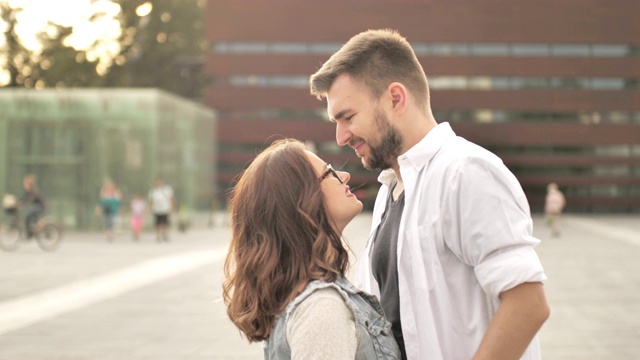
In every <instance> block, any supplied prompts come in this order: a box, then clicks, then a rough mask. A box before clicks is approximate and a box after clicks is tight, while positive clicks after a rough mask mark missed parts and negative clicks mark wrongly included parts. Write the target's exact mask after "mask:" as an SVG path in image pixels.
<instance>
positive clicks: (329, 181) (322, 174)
mask: <svg viewBox="0 0 640 360" xmlns="http://www.w3.org/2000/svg"><path fill="white" fill-rule="evenodd" d="M306 153H307V158H308V159H309V162H310V163H311V165H312V166H313V168H314V169H315V171H316V174H318V181H320V188H321V189H322V194H323V195H324V199H325V203H326V205H327V212H328V215H329V217H330V218H331V220H333V222H334V223H335V224H336V226H337V227H338V228H337V229H336V230H337V231H338V232H339V233H342V231H343V230H344V228H345V227H346V226H347V224H348V223H349V222H350V221H351V220H352V219H353V218H354V217H355V216H356V215H358V214H359V213H360V211H362V203H361V202H360V200H358V198H356V196H355V195H353V194H352V193H351V191H349V186H348V185H347V182H348V181H349V179H350V178H351V176H350V175H349V173H347V172H344V171H334V170H329V168H328V167H327V163H325V162H324V161H322V160H321V159H320V158H319V157H318V156H317V155H316V154H314V153H312V152H310V151H307V152H306ZM338 178H339V179H338Z"/></svg>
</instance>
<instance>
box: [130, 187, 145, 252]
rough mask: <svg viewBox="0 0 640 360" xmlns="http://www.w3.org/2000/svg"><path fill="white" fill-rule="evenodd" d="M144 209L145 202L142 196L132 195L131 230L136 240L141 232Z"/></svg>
mask: <svg viewBox="0 0 640 360" xmlns="http://www.w3.org/2000/svg"><path fill="white" fill-rule="evenodd" d="M146 209H147V204H146V202H145V201H144V199H143V198H142V196H141V195H140V194H136V195H134V197H133V199H132V200H131V232H132V233H133V239H134V240H136V241H137V240H139V239H140V233H142V227H143V226H144V217H145V215H146Z"/></svg>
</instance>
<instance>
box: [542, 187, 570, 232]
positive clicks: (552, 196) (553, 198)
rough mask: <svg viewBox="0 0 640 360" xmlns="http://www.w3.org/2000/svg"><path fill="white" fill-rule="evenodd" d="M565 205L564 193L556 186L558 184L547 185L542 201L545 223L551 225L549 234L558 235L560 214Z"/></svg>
mask: <svg viewBox="0 0 640 360" xmlns="http://www.w3.org/2000/svg"><path fill="white" fill-rule="evenodd" d="M565 205H566V200H565V198H564V194H563V193H562V191H560V189H559V188H558V184H556V183H550V184H549V185H547V196H546V197H545V201H544V213H545V214H546V218H547V225H549V226H550V227H551V234H552V235H553V236H554V237H558V236H560V215H562V210H563V209H564V206H565Z"/></svg>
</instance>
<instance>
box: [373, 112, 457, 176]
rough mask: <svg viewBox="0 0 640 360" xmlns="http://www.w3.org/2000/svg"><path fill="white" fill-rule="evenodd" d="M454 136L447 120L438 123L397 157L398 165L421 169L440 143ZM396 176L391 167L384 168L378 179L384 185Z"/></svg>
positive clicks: (442, 143)
mask: <svg viewBox="0 0 640 360" xmlns="http://www.w3.org/2000/svg"><path fill="white" fill-rule="evenodd" d="M454 136H456V134H455V133H454V132H453V129H451V125H449V123H448V122H443V123H440V124H438V125H437V126H436V127H434V128H433V129H431V130H430V131H429V132H428V133H427V135H425V137H424V138H422V140H420V141H419V142H418V143H417V144H416V145H414V146H413V147H412V148H411V149H409V150H408V151H407V152H406V153H404V154H402V155H400V156H399V157H398V164H399V165H400V167H401V168H402V167H406V166H413V167H414V168H415V169H416V170H418V171H419V170H420V169H422V168H423V167H424V166H425V165H426V164H428V163H429V161H431V159H432V158H433V157H434V156H435V154H436V153H437V152H438V150H440V148H441V147H442V145H444V143H445V142H446V141H447V140H449V139H450V138H452V137H454ZM395 178H396V174H395V172H394V171H393V169H386V170H384V171H383V172H382V173H380V176H378V181H379V182H381V183H382V184H384V185H387V186H390V185H391V183H393V181H394V180H395Z"/></svg>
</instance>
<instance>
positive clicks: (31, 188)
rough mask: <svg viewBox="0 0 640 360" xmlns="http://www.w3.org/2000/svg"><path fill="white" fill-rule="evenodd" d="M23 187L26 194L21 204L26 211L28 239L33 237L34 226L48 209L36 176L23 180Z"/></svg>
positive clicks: (28, 176)
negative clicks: (39, 189)
mask: <svg viewBox="0 0 640 360" xmlns="http://www.w3.org/2000/svg"><path fill="white" fill-rule="evenodd" d="M22 187H23V188H24V194H23V195H22V198H21V199H20V204H21V205H22V206H23V207H24V209H25V211H26V212H25V229H26V230H27V238H31V237H32V236H33V231H32V224H33V225H35V224H37V223H38V220H39V219H40V215H42V213H43V212H44V210H45V209H46V203H45V200H44V197H43V196H42V194H41V193H40V191H38V186H37V184H36V177H35V176H34V175H27V176H25V177H24V179H23V180H22Z"/></svg>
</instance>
